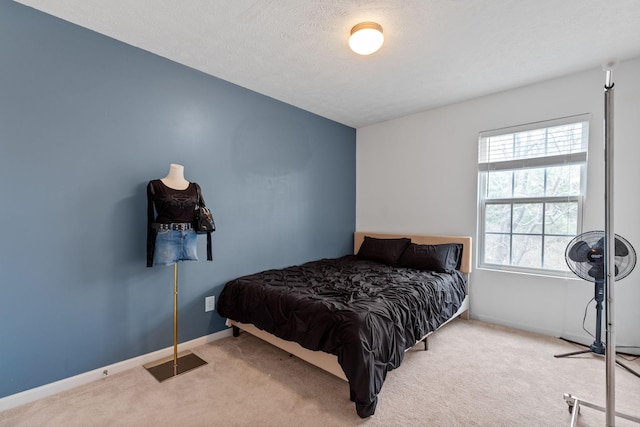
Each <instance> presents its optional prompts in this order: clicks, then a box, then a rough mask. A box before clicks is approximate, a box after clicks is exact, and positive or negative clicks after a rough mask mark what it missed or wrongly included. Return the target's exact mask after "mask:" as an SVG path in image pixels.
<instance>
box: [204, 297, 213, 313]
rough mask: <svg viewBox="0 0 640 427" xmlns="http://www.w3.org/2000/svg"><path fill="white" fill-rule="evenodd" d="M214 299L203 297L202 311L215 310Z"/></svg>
mask: <svg viewBox="0 0 640 427" xmlns="http://www.w3.org/2000/svg"><path fill="white" fill-rule="evenodd" d="M215 301H216V297H205V299H204V311H205V312H207V311H213V310H215V309H216V302H215Z"/></svg>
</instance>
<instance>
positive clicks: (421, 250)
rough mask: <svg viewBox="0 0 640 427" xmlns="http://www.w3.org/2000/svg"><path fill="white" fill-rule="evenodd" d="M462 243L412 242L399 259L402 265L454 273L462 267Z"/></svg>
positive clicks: (399, 263)
mask: <svg viewBox="0 0 640 427" xmlns="http://www.w3.org/2000/svg"><path fill="white" fill-rule="evenodd" d="M461 255H462V244H459V243H445V244H442V245H417V244H415V243H411V244H410V245H409V246H407V247H406V249H405V250H404V252H403V253H402V256H400V259H399V260H398V265H399V266H400V267H407V268H415V269H416V270H431V271H436V272H438V273H452V272H453V271H454V270H456V269H457V268H459V267H460V262H461V260H462V257H461Z"/></svg>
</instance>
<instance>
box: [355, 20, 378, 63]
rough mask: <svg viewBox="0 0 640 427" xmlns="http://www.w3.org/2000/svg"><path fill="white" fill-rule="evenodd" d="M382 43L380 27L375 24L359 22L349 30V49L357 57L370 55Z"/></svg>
mask: <svg viewBox="0 0 640 427" xmlns="http://www.w3.org/2000/svg"><path fill="white" fill-rule="evenodd" d="M382 43H384V35H382V27H381V26H380V24H376V23H375V22H361V23H359V24H358V25H356V26H354V27H353V28H352V29H351V37H349V47H350V48H351V50H352V51H354V52H355V53H357V54H358V55H370V54H372V53H373V52H376V51H377V50H378V49H380V47H381V46H382Z"/></svg>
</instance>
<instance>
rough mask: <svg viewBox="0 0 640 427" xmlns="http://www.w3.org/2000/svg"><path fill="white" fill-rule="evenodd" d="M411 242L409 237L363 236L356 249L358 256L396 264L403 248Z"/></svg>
mask: <svg viewBox="0 0 640 427" xmlns="http://www.w3.org/2000/svg"><path fill="white" fill-rule="evenodd" d="M409 243H411V239H408V238H400V239H377V238H375V237H369V236H364V241H363V242H362V245H360V249H359V250H358V258H360V259H367V260H371V261H377V262H381V263H383V264H387V265H396V264H397V263H398V258H400V255H402V252H403V251H404V249H405V248H406V247H407V246H408V245H409Z"/></svg>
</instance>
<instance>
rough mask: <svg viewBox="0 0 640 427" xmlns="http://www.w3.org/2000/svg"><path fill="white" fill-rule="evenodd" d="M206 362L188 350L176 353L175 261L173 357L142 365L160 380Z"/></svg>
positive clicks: (175, 268) (175, 276)
mask: <svg viewBox="0 0 640 427" xmlns="http://www.w3.org/2000/svg"><path fill="white" fill-rule="evenodd" d="M206 364H207V362H205V361H204V360H202V359H200V358H199V357H198V356H196V355H195V354H193V353H191V352H190V351H189V350H187V351H183V352H181V353H180V354H178V263H175V264H173V357H171V356H169V357H165V358H162V359H160V360H156V361H155V362H150V363H147V364H145V365H143V366H144V368H145V369H146V370H147V371H149V373H150V374H151V375H153V377H154V378H155V379H156V380H158V382H162V381H165V380H168V379H169V378H173V377H175V376H178V375H180V374H184V373H185V372H189V371H190V370H192V369H195V368H197V367H200V366H202V365H206Z"/></svg>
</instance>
